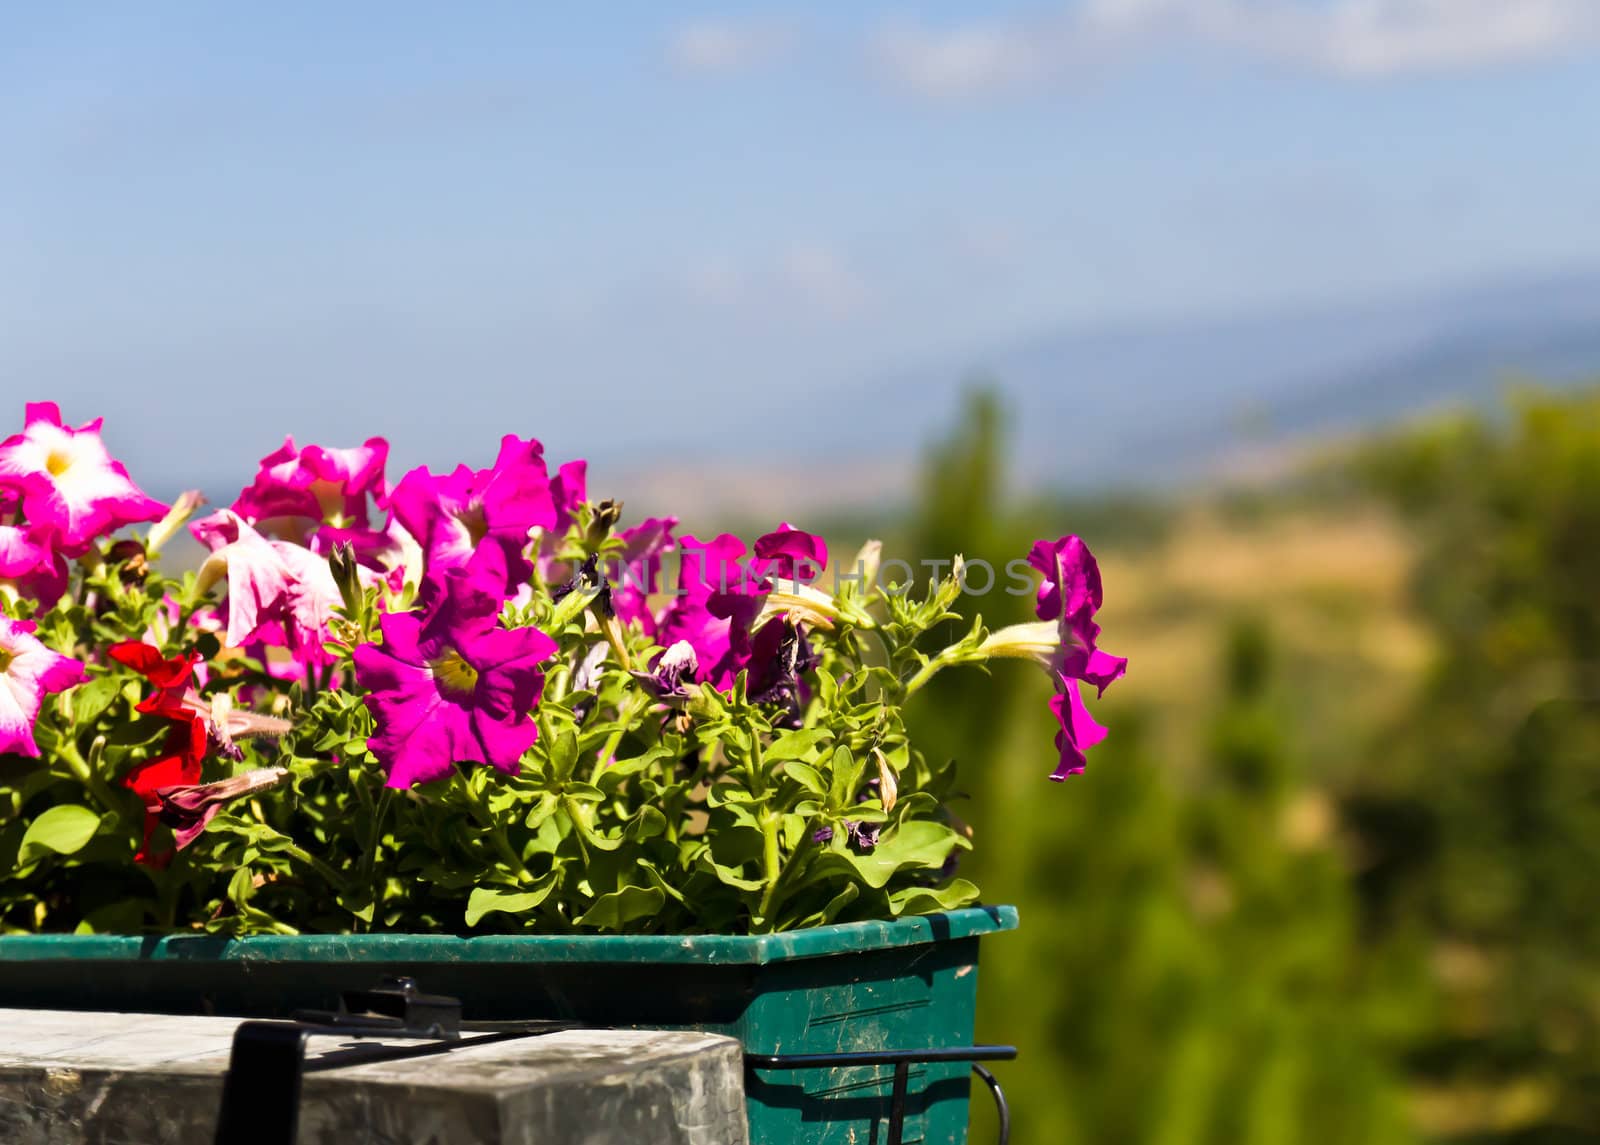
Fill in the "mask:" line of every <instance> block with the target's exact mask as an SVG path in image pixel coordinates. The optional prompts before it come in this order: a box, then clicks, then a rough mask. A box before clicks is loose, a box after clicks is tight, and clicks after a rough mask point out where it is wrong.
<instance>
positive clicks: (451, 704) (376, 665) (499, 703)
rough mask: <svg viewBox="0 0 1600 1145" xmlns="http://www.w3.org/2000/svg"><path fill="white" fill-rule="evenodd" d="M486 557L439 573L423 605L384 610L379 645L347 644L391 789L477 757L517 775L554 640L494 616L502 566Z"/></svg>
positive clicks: (533, 731)
mask: <svg viewBox="0 0 1600 1145" xmlns="http://www.w3.org/2000/svg"><path fill="white" fill-rule="evenodd" d="M495 559H496V558H495V556H491V557H490V558H489V559H488V560H486V562H484V563H483V564H474V565H473V566H471V567H458V568H452V569H450V570H448V571H446V572H445V573H444V574H443V576H442V578H441V579H442V583H440V584H439V585H438V586H437V587H436V588H435V589H434V590H433V591H432V592H430V593H427V594H425V596H426V597H427V598H428V599H430V600H431V601H432V602H433V603H432V607H431V609H430V610H429V611H427V612H425V613H418V612H402V613H388V614H386V615H385V616H383V618H382V619H381V620H380V621H379V628H380V631H381V632H382V634H383V643H382V645H377V644H363V645H362V646H361V647H359V648H357V649H356V650H355V657H354V658H355V667H356V681H357V683H358V684H359V685H360V686H361V687H362V688H365V689H367V695H366V696H365V697H364V700H365V703H366V705H367V708H368V710H369V711H371V712H372V717H373V722H374V724H375V726H376V731H375V733H374V735H373V736H372V737H371V738H370V740H369V741H368V743H369V745H370V747H371V749H372V752H373V754H374V755H376V756H377V757H378V760H379V762H381V763H382V764H383V766H384V768H385V769H386V770H387V771H388V773H389V786H390V787H400V788H404V787H410V786H412V785H413V784H416V783H423V782H426V781H428V780H432V779H439V778H441V777H442V776H445V775H447V774H449V772H450V769H451V765H452V764H453V763H457V762H460V763H476V764H483V765H487V766H489V767H493V768H496V769H498V770H500V771H503V772H505V773H506V774H508V775H516V774H517V773H518V772H519V771H520V770H521V767H522V764H521V760H522V753H523V752H525V751H527V750H528V748H530V747H532V746H533V743H534V741H535V740H536V739H537V738H538V735H539V730H538V725H537V724H536V723H535V722H534V720H533V716H532V713H533V711H534V709H535V707H536V706H537V705H538V702H539V697H540V695H541V693H542V692H543V691H544V672H543V671H542V670H541V669H540V667H539V665H540V664H541V663H542V662H543V661H544V660H546V659H548V658H549V657H550V656H552V655H554V654H555V651H556V642H555V641H554V640H552V639H551V638H550V637H549V636H546V635H545V634H544V633H543V632H540V631H539V630H538V629H536V628H517V629H509V630H508V629H505V628H502V627H500V625H499V623H498V619H497V618H498V614H499V611H500V606H501V603H502V601H503V599H504V598H503V585H504V580H505V573H504V571H503V568H500V567H497V566H496V564H495Z"/></svg>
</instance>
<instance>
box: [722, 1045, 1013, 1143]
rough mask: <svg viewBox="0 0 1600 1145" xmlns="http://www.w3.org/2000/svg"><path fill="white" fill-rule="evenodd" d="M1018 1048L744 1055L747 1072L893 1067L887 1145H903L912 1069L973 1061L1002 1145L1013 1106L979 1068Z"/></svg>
mask: <svg viewBox="0 0 1600 1145" xmlns="http://www.w3.org/2000/svg"><path fill="white" fill-rule="evenodd" d="M1016 1056H1017V1047H1016V1046H940V1047H937V1048H932V1049H925V1050H862V1051H858V1052H845V1053H834V1054H751V1053H747V1054H745V1055H744V1065H745V1069H747V1070H757V1069H784V1070H790V1069H841V1068H845V1067H848V1066H864V1065H892V1066H894V1082H893V1086H892V1088H891V1089H890V1091H889V1131H888V1136H887V1139H886V1140H885V1142H884V1145H901V1138H902V1137H903V1136H904V1135H905V1124H906V1089H907V1088H908V1086H909V1085H910V1081H911V1067H912V1065H914V1064H921V1063H925V1062H970V1063H971V1064H972V1072H973V1073H975V1074H977V1075H978V1076H979V1077H980V1078H981V1079H983V1082H984V1084H985V1085H987V1086H988V1087H989V1093H990V1095H991V1096H993V1097H994V1104H995V1109H996V1111H997V1113H998V1114H999V1118H1000V1145H1007V1143H1008V1142H1009V1141H1010V1139H1011V1107H1010V1106H1009V1105H1007V1104H1006V1095H1005V1091H1004V1090H1002V1089H1001V1088H1000V1082H999V1081H998V1080H996V1079H995V1076H994V1074H992V1073H990V1072H989V1071H988V1070H986V1069H984V1068H983V1066H981V1065H979V1064H978V1063H979V1062H986V1061H1012V1060H1014V1059H1015V1058H1016Z"/></svg>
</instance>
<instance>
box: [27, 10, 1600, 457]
mask: <svg viewBox="0 0 1600 1145" xmlns="http://www.w3.org/2000/svg"><path fill="white" fill-rule="evenodd" d="M3 24H4V34H3V35H0V155H3V156H4V160H3V163H4V178H0V394H3V395H4V396H5V397H6V398H7V399H8V400H10V401H12V402H14V403H16V412H15V414H14V415H13V420H15V421H17V422H19V423H20V404H21V402H22V401H23V400H25V399H26V398H30V397H37V396H53V397H56V398H58V399H59V400H60V401H61V402H62V404H63V406H64V408H65V411H66V412H67V414H68V416H69V417H70V418H74V419H80V420H81V419H86V418H88V417H91V416H95V415H97V414H100V413H104V414H106V415H107V416H108V419H110V421H111V425H110V426H109V427H108V428H110V429H111V431H112V435H113V444H114V445H117V446H118V447H119V449H120V450H121V452H123V453H124V454H126V455H127V456H128V457H129V461H130V464H132V465H134V466H135V472H136V475H137V474H139V473H140V472H148V473H152V474H154V475H155V476H152V477H150V478H148V479H147V483H149V484H151V485H152V486H161V487H168V486H170V484H171V483H172V482H174V481H177V480H179V479H181V475H182V473H183V472H185V471H189V472H195V473H199V474H201V475H202V477H203V479H205V480H211V479H213V475H216V474H231V473H236V474H237V480H238V481H240V482H242V481H244V480H245V479H246V478H247V477H248V475H249V471H250V470H251V469H252V467H253V461H254V458H256V457H258V456H259V455H260V454H261V453H263V452H265V451H266V450H267V449H270V448H271V447H272V446H274V445H275V444H276V442H277V440H278V439H279V438H280V437H281V435H282V433H284V432H285V431H289V430H293V431H295V432H296V433H297V435H298V436H300V437H302V438H304V439H308V440H309V439H315V440H324V441H327V442H329V443H331V444H337V443H342V442H345V441H349V440H354V439H359V438H360V437H364V436H366V435H367V434H368V433H371V432H383V433H387V434H388V435H389V436H390V437H391V439H392V440H393V441H394V444H395V447H396V454H397V456H398V458H399V459H400V461H401V462H402V463H414V462H417V461H424V460H425V461H429V462H431V463H432V464H434V465H435V466H436V467H438V466H442V465H448V464H452V463H453V462H454V461H456V460H458V459H461V458H466V459H468V460H474V461H482V460H485V459H486V458H487V457H488V456H489V455H490V454H491V453H492V449H493V442H494V440H495V439H496V438H497V436H498V434H499V433H501V432H505V431H511V430H516V431H519V432H524V433H533V434H535V435H537V436H540V437H541V438H543V439H544V440H545V442H546V444H547V446H548V447H549V450H550V452H551V454H552V455H553V456H554V457H557V458H560V457H566V456H570V455H572V454H575V453H580V452H588V453H593V454H595V455H597V456H599V457H616V458H622V457H623V456H625V455H627V454H629V453H634V452H637V451H638V450H640V449H643V448H646V447H649V446H654V447H657V448H658V449H659V450H660V451H662V453H663V454H664V455H666V456H668V457H669V458H686V459H687V458H692V457H694V456H697V455H698V454H699V452H700V451H704V450H707V449H710V450H718V449H725V450H726V451H727V452H730V453H744V454H749V453H750V451H752V450H760V449H766V448H769V447H770V444H771V443H770V442H764V441H761V440H751V438H750V435H749V434H748V433H747V432H744V431H743V429H742V428H738V427H736V423H735V422H734V421H733V420H729V419H728V418H727V414H728V411H729V410H731V409H734V408H737V407H739V406H740V405H741V404H745V405H748V404H750V403H752V402H755V403H764V405H765V408H767V409H770V410H771V411H773V414H774V419H775V423H776V424H775V427H774V429H773V431H772V435H773V437H774V438H779V437H781V436H782V435H783V430H782V428H781V424H782V418H783V415H784V411H785V410H786V409H787V410H791V411H806V412H805V414H804V416H801V415H800V414H796V421H795V424H797V425H800V426H803V427H804V429H805V433H807V434H812V435H815V434H817V433H818V432H819V428H818V427H825V425H826V418H820V419H819V417H818V416H817V411H818V410H824V411H828V416H835V417H848V415H849V403H850V399H851V394H852V393H853V392H854V391H855V389H856V387H860V386H863V385H870V384H872V383H873V381H874V380H875V379H877V378H881V377H884V376H887V375H889V374H892V373H894V372H896V371H901V370H904V369H907V368H909V367H915V366H919V365H926V364H928V363H943V362H946V361H948V362H950V363H951V368H952V369H957V368H960V367H961V366H962V365H965V364H969V363H976V362H981V360H982V356H983V354H984V353H985V352H986V351H987V350H988V349H990V348H994V347H1003V346H1005V345H1008V344H1010V343H1012V342H1014V341H1015V340H1017V339H1019V338H1024V337H1027V336H1030V335H1032V334H1035V333H1039V332H1046V331H1050V330H1053V329H1058V328H1061V327H1071V326H1094V325H1097V324H1101V323H1140V322H1146V321H1150V322H1156V321H1165V320H1168V319H1170V318H1173V317H1190V316H1196V315H1230V314H1241V313H1254V312H1258V311H1262V310H1270V309H1273V308H1277V307H1286V306H1294V305H1300V304H1305V303H1316V302H1321V301H1332V300H1352V299H1355V300H1359V299H1366V298H1373V297H1382V296H1386V295H1391V294H1396V295H1403V294H1405V293H1406V292H1408V291H1416V290H1420V289H1434V288H1439V287H1446V286H1449V285H1452V284H1456V283H1467V282H1471V281H1473V280H1476V279H1480V278H1484V277H1492V276H1495V275H1500V274H1504V273H1510V272H1516V273H1528V272H1533V273H1538V272H1541V271H1547V270H1548V271H1556V270H1562V269H1568V268H1573V267H1578V268H1587V267H1592V266H1600V224H1597V222H1596V219H1595V214H1594V204H1595V203H1596V202H1600V150H1597V148H1596V147H1595V146H1594V143H1595V138H1594V132H1593V126H1594V114H1593V109H1594V108H1596V107H1600V68H1597V67H1596V66H1595V64H1596V56H1597V54H1600V4H1595V3H1594V2H1593V0H1080V2H1079V3H1076V4H1065V5H1056V6H1052V5H1048V4H1034V5H1026V6H1020V5H1002V4H996V5H981V4H965V5H952V4H946V5H938V6H933V5H929V6H925V7H924V8H922V9H921V10H919V9H917V8H913V7H907V6H899V7H887V6H880V5H877V4H872V3H856V4H849V5H845V4H839V5H833V6H828V7H825V8H824V7H820V6H813V7H810V8H801V7H796V6H789V7H783V6H777V5H758V4H748V5H721V6H716V7H694V8H688V7H678V6H668V5H663V4H651V3H612V4H608V5H604V6H588V8H587V11H583V10H580V9H579V8H578V6H570V7H569V8H563V9H561V10H556V8H555V7H554V6H534V5H522V4H503V5H493V4H474V5H470V6H462V7H457V8H454V9H451V10H449V11H448V12H447V10H446V8H445V7H443V6H439V5H432V4H430V5H421V4H397V3H384V4H354V3H351V4H340V5H318V4H309V3H281V4H274V5H271V6H267V5H258V6H252V7H250V8H248V9H247V8H245V7H242V6H234V5H229V6H224V5H192V6H187V5H184V6H180V5H171V4H163V3H146V4H140V5H109V4H108V5H105V6H103V7H96V6H93V5H82V6H71V7H68V6H50V5H14V6H12V7H11V8H10V9H9V10H8V11H7V13H6V14H5V16H4V18H3ZM119 424H120V426H121V428H120V429H119V428H118V426H119ZM723 426H726V427H727V433H726V434H725V435H724V434H721V433H720V430H721V428H722V427H723ZM691 427H692V428H691ZM680 430H682V431H683V434H682V436H675V434H677V433H678V431H680ZM894 432H895V431H894V427H893V426H886V427H884V433H885V434H886V435H888V436H890V437H892V436H893V434H894ZM824 444H825V443H823V442H820V441H816V442H801V443H800V444H799V445H798V446H797V445H795V444H794V443H793V442H790V443H788V444H787V446H786V447H787V448H789V449H790V450H791V452H800V453H804V452H805V451H806V450H807V449H809V448H812V447H813V446H814V447H815V448H817V449H819V450H821V449H822V448H823V446H824ZM140 466H142V467H144V468H143V469H142V470H141V469H140V468H139V467H140Z"/></svg>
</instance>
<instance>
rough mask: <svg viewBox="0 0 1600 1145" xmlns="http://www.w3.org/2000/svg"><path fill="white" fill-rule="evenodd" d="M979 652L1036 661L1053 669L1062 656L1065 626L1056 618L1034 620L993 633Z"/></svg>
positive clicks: (988, 655)
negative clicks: (1062, 635)
mask: <svg viewBox="0 0 1600 1145" xmlns="http://www.w3.org/2000/svg"><path fill="white" fill-rule="evenodd" d="M978 655H979V656H983V657H986V658H988V657H1005V658H1010V659H1018V660H1033V661H1036V662H1037V663H1038V664H1040V665H1041V666H1043V667H1044V668H1045V669H1046V670H1049V669H1050V668H1051V667H1052V665H1054V663H1055V661H1056V659H1057V657H1059V656H1060V655H1061V628H1060V626H1059V625H1057V624H1056V622H1055V621H1053V620H1031V621H1029V622H1027V623H1026V624H1011V625H1007V626H1006V627H1005V628H1000V629H996V630H995V631H994V632H991V633H990V634H989V636H988V639H986V640H984V642H983V643H982V644H980V645H978Z"/></svg>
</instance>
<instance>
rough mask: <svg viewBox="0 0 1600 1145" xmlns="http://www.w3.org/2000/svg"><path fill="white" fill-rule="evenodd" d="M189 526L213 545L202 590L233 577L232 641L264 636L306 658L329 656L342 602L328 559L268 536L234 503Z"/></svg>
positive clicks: (307, 660)
mask: <svg viewBox="0 0 1600 1145" xmlns="http://www.w3.org/2000/svg"><path fill="white" fill-rule="evenodd" d="M190 528H191V529H192V531H193V532H194V535H195V536H196V537H197V538H199V540H200V542H201V543H202V544H204V545H205V546H206V547H208V548H209V549H210V550H211V556H209V557H208V558H206V561H205V563H204V564H203V565H201V566H200V578H199V579H200V587H201V590H202V591H204V590H205V589H207V588H209V587H210V586H211V585H213V584H215V583H216V581H217V580H219V579H220V578H221V577H222V576H224V575H226V576H227V578H228V632H227V642H228V644H230V645H231V646H233V647H236V648H238V647H243V646H244V645H246V644H249V643H252V642H255V641H260V642H262V643H265V644H272V645H278V646H281V647H285V648H288V649H289V651H290V652H292V653H293V654H294V656H295V659H296V660H298V661H299V662H300V663H302V664H323V663H328V662H330V660H331V658H330V657H329V656H328V654H327V653H325V652H324V651H323V649H322V645H323V643H324V642H325V641H326V640H327V639H328V635H329V633H328V625H329V622H330V621H331V620H332V619H333V610H334V608H335V607H337V606H338V605H339V604H340V603H341V602H340V598H339V587H338V585H337V584H335V583H334V580H333V573H332V572H331V571H329V569H328V562H327V561H325V560H323V559H322V558H321V557H319V556H317V555H316V554H315V553H313V552H312V551H311V550H310V549H307V548H303V547H301V546H300V545H295V544H290V543H288V542H286V541H269V540H267V539H266V538H265V537H263V536H262V535H261V534H260V533H258V532H256V531H255V529H254V528H252V527H251V526H250V525H249V524H247V523H246V522H245V521H243V520H242V519H241V518H240V517H239V515H238V514H237V513H235V512H234V511H233V510H231V509H220V510H218V511H217V512H215V513H213V514H212V515H211V516H209V517H206V518H204V519H203V520H200V521H196V522H195V523H194V524H193V525H192V526H190Z"/></svg>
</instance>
